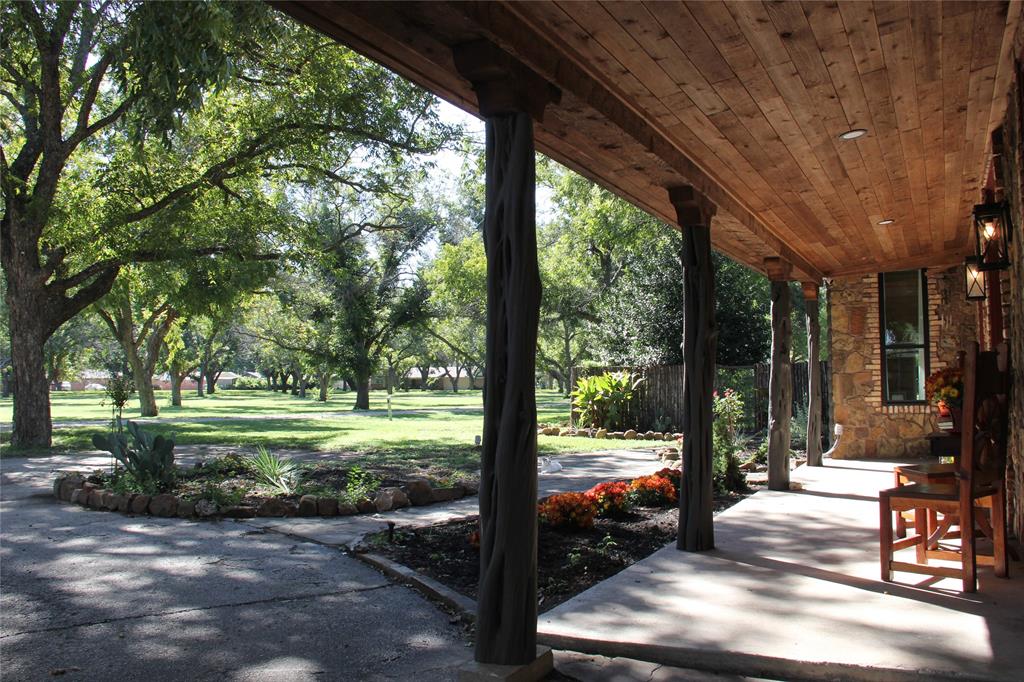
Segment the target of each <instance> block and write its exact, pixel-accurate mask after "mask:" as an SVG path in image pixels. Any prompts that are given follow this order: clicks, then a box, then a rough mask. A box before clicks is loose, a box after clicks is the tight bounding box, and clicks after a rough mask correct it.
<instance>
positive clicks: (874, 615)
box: [539, 460, 1024, 681]
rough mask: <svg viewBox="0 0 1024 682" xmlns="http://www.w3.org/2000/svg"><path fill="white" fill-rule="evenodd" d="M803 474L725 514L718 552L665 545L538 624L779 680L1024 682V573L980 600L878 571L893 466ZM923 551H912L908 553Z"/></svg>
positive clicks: (839, 465) (993, 583)
mask: <svg viewBox="0 0 1024 682" xmlns="http://www.w3.org/2000/svg"><path fill="white" fill-rule="evenodd" d="M827 464H828V466H826V467H823V468H818V469H811V468H807V467H801V468H800V469H798V470H797V471H796V472H794V476H793V480H794V482H796V483H797V485H798V486H799V487H801V488H802V490H798V491H791V492H782V493H780V492H771V491H762V492H758V493H757V494H755V495H753V496H752V497H750V498H748V499H746V500H743V501H742V502H740V503H739V504H737V505H735V506H734V507H732V508H730V509H728V510H726V511H724V512H723V513H721V514H720V515H718V516H717V517H715V539H716V546H717V548H716V549H715V550H713V551H709V552H705V553H701V554H688V553H684V552H679V551H677V550H676V549H675V548H674V547H667V548H665V549H663V550H661V551H659V552H657V553H655V554H653V555H652V556H650V557H649V558H647V559H645V560H643V561H641V562H639V563H637V564H635V565H633V566H632V567H630V568H628V569H626V570H625V571H623V572H621V573H619V574H618V575H616V576H614V577H612V578H611V579H609V580H606V581H604V582H602V583H600V584H599V585H596V586H595V587H593V588H591V589H590V590H588V591H586V592H584V593H582V594H580V595H578V596H577V597H575V598H574V599H571V600H569V601H568V602H566V603H564V604H562V605H560V606H559V607H557V608H556V609H554V610H552V611H550V612H548V613H546V614H543V615H542V616H541V618H540V623H539V627H540V631H541V633H542V637H543V639H544V640H545V641H546V642H547V643H550V644H553V645H555V646H557V647H562V648H568V649H574V650H576V651H583V652H588V653H593V654H603V655H605V656H631V657H633V658H640V659H645V660H650V661H655V662H659V663H664V664H667V665H677V666H690V667H695V668H704V669H712V670H717V671H720V672H735V673H742V674H747V675H758V676H764V677H776V676H777V677H779V678H781V679H869V680H900V679H904V678H906V679H917V680H921V679H944V678H956V679H986V680H1007V681H1009V680H1020V679H1021V675H1022V671H1024V565H1022V564H1020V563H1016V564H1014V565H1012V566H1011V576H1013V578H1012V579H1011V580H1000V579H997V578H995V577H994V576H993V575H992V572H991V569H989V568H984V567H982V568H980V569H979V572H980V576H981V584H980V591H979V592H978V593H977V594H973V595H963V594H960V593H959V592H958V591H957V588H958V584H959V583H957V582H954V581H949V580H944V581H938V582H935V580H934V579H929V580H924V578H926V577H925V576H913V575H910V574H897V576H896V579H897V583H884V582H882V581H881V580H880V579H879V569H878V529H877V524H878V502H877V493H878V491H879V490H880V489H882V488H885V487H891V486H892V466H893V465H892V463H879V462H844V461H838V460H827ZM906 551H909V552H912V550H906Z"/></svg>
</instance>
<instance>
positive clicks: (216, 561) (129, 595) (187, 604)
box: [0, 451, 718, 682]
mask: <svg viewBox="0 0 1024 682" xmlns="http://www.w3.org/2000/svg"><path fill="white" fill-rule="evenodd" d="M209 454H210V453H205V455H201V454H200V453H195V452H190V453H186V454H184V455H183V456H182V457H180V458H179V461H180V462H181V463H182V464H185V465H187V464H188V463H190V462H191V461H192V460H193V459H194V458H196V457H199V456H209ZM320 455H322V453H311V456H320ZM558 460H559V461H560V462H561V463H562V464H563V467H564V468H563V470H562V471H561V472H559V473H557V474H550V475H543V476H541V478H540V488H541V490H542V494H549V493H551V492H555V491H558V490H580V489H585V488H588V487H590V486H591V485H593V484H594V483H596V482H599V481H602V480H607V479H609V478H628V477H632V476H636V475H638V474H641V473H650V472H652V471H655V470H657V469H658V468H660V464H659V463H658V461H657V460H656V459H655V458H654V456H653V454H652V453H651V452H650V451H636V452H632V451H619V452H616V453H615V454H608V453H604V454H600V453H587V454H581V455H570V456H564V457H559V458H558ZM108 463H109V458H108V457H104V456H102V455H99V456H85V457H81V456H79V457H71V456H57V457H44V458H12V459H4V460H0V523H2V541H0V671H2V677H3V679H4V680H8V679H9V680H35V679H39V680H42V679H51V677H52V676H61V677H63V678H65V679H69V680H104V681H106V680H134V679H152V680H172V679H173V680H177V679H188V680H289V681H290V680H314V679H316V680H324V679H326V680H409V679H416V680H418V681H420V680H422V681H423V682H427V681H429V680H450V679H455V676H456V671H457V669H458V668H459V667H460V666H461V665H463V664H464V663H466V662H467V661H469V660H470V659H471V658H472V649H471V648H470V646H469V644H470V642H469V639H468V635H467V633H466V632H465V631H464V630H463V629H462V626H461V625H459V624H458V623H457V622H456V621H457V619H452V618H449V616H448V615H447V614H445V613H443V612H442V611H440V610H438V609H437V608H436V607H435V606H434V605H433V604H431V603H429V602H427V601H426V600H425V599H424V598H423V597H421V596H420V595H419V593H418V592H415V591H413V590H411V589H409V588H407V587H404V586H402V585H397V584H393V583H391V582H389V581H388V580H387V579H386V578H384V577H383V576H382V575H381V574H379V573H377V572H376V571H374V570H371V569H370V568H368V567H367V566H365V565H363V564H362V563H360V562H358V561H357V560H355V559H353V558H352V557H350V556H348V555H347V554H346V553H344V552H342V551H338V548H345V547H350V546H352V545H354V544H355V543H356V542H358V541H359V539H361V537H362V536H363V535H364V534H365V533H367V532H373V531H376V530H380V529H383V528H386V526H387V521H389V520H392V521H395V522H396V523H398V524H400V525H403V526H409V525H423V524H428V523H434V522H437V521H442V520H447V519H451V518H457V517H461V516H467V515H472V514H475V513H477V498H476V497H469V498H464V499H463V500H460V501H458V502H456V503H454V504H451V505H444V506H441V505H434V506H430V507H420V508H415V509H406V510H401V511H398V512H392V513H389V514H381V515H373V516H355V517H338V518H334V519H297V518H296V519H250V520H246V521H230V520H225V521H220V522H194V521H184V520H181V519H158V518H153V517H131V516H126V515H123V514H118V513H112V512H96V511H91V510H87V509H83V508H81V507H78V506H76V505H70V504H60V503H57V502H56V501H55V500H54V499H53V497H52V492H51V485H52V481H53V473H54V472H56V471H61V470H80V471H83V470H84V471H88V470H91V469H94V468H98V467H105V466H107V464H108ZM325 545H330V546H325ZM566 656H567V655H562V660H563V661H566V663H567V664H568V663H569V662H570V661H571V662H572V665H574V666H576V667H577V668H580V669H581V670H589V671H590V674H588V675H587V676H586V677H585V678H584V679H621V674H622V673H623V671H624V670H632V671H643V675H644V677H648V676H651V675H653V674H654V671H655V670H658V671H659V672H658V679H669V678H671V677H675V678H676V679H712V678H710V677H706V676H703V675H700V674H697V673H692V672H685V671H679V672H678V673H677V672H676V671H672V670H670V669H669V668H664V667H661V668H659V666H650V665H647V664H643V663H641V662H636V661H633V662H628V661H623V660H621V659H616V660H608V659H599V658H593V657H578V656H571V655H568V658H566ZM570 667H571V666H570ZM714 679H718V678H714Z"/></svg>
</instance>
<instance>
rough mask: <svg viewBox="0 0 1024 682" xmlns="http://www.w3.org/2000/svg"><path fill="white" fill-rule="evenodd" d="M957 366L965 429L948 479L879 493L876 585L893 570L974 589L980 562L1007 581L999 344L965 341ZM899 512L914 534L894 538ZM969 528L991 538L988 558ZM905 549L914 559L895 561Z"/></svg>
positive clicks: (1005, 377) (1005, 381)
mask: <svg viewBox="0 0 1024 682" xmlns="http://www.w3.org/2000/svg"><path fill="white" fill-rule="evenodd" d="M963 367H964V404H963V424H964V427H963V429H962V434H961V441H960V457H959V460H958V461H957V464H956V473H955V480H953V481H950V482H949V483H946V482H945V481H943V482H942V483H909V484H906V485H900V486H897V487H895V488H890V489H888V490H883V491H881V492H879V494H878V502H879V522H880V531H879V544H880V558H881V568H882V580H885V581H887V582H888V581H891V580H892V574H893V571H905V572H908V573H920V574H925V575H933V576H939V577H944V578H958V579H960V580H962V581H963V591H964V592H974V591H975V590H976V589H977V565H978V564H979V563H981V564H987V565H992V566H993V568H994V569H995V574H996V575H997V576H999V577H1002V578H1005V577H1007V576H1008V573H1009V563H1008V561H1007V556H1006V495H1005V492H1004V487H1003V478H1004V475H1005V473H1004V472H1005V468H1006V442H1007V433H1008V405H1009V401H1008V399H1007V398H1008V396H1007V391H1008V389H1009V385H1010V384H1009V355H1008V353H1007V348H1006V345H1005V344H1003V345H1001V346H1000V348H999V350H998V351H989V352H985V353H979V352H978V344H977V343H972V344H971V346H970V348H969V349H968V351H967V354H966V357H965V358H964V365H963ZM904 511H913V512H914V534H913V535H910V536H909V537H906V538H904V539H900V540H895V541H894V538H893V513H894V512H895V513H897V514H900V513H902V512H904ZM939 514H942V515H943V518H942V522H941V523H935V522H933V523H929V517H931V519H937V517H938V515H939ZM967 519H969V521H966V520H967ZM976 524H980V526H981V529H982V532H984V533H985V534H986V535H988V536H989V537H991V539H992V544H993V553H992V555H991V556H988V555H986V556H981V557H979V556H977V553H976V550H975V542H976V528H975V526H976ZM954 525H959V526H960V531H959V533H951V532H950V529H951V528H952V526H954ZM957 535H959V539H960V545H959V548H957V549H956V550H955V551H954V550H950V549H943V548H942V547H940V546H939V540H942V539H949V538H953V537H956V536H957ZM909 547H915V548H916V559H917V561H916V562H904V561H894V559H893V554H894V552H896V551H898V550H901V549H906V548H909ZM933 548H934V549H933ZM929 559H944V560H952V561H957V562H959V563H960V567H959V568H956V567H951V566H937V565H930V564H929V563H928V561H929Z"/></svg>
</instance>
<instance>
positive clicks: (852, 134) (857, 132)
mask: <svg viewBox="0 0 1024 682" xmlns="http://www.w3.org/2000/svg"><path fill="white" fill-rule="evenodd" d="M867 134H868V131H867V130H865V129H864V128H854V129H853V130H847V131H846V132H845V133H839V139H840V140H856V139H857V138H858V137H863V136H864V135H867Z"/></svg>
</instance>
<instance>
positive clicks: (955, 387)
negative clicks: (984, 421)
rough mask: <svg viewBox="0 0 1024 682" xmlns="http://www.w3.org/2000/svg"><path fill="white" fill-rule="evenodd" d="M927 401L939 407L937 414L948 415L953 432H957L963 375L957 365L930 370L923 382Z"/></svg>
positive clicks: (958, 428) (960, 412) (959, 419)
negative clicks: (930, 372)
mask: <svg viewBox="0 0 1024 682" xmlns="http://www.w3.org/2000/svg"><path fill="white" fill-rule="evenodd" d="M924 390H925V395H927V396H928V402H930V403H932V404H933V405H935V406H937V407H938V408H939V416H940V417H945V416H947V415H948V416H949V418H950V420H951V421H952V422H953V432H954V433H959V431H960V421H961V417H962V415H963V402H964V377H963V373H962V372H961V371H960V368H959V367H946V368H945V369H940V370H937V371H935V372H932V374H931V376H929V377H928V379H927V380H926V381H925V382H924Z"/></svg>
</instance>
